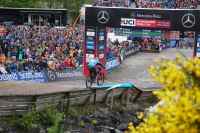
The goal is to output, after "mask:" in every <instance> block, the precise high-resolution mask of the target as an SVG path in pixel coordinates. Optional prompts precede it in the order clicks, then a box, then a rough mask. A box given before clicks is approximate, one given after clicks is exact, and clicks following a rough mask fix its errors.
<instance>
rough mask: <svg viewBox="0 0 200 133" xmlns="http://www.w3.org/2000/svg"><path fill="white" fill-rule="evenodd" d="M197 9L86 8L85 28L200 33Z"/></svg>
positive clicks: (199, 18)
mask: <svg viewBox="0 0 200 133" xmlns="http://www.w3.org/2000/svg"><path fill="white" fill-rule="evenodd" d="M199 14H200V10H197V9H175V10H173V9H138V8H132V9H125V8H110V7H101V8H99V7H86V18H85V25H86V26H96V27H115V28H117V27H126V28H132V27H135V28H149V29H152V28H154V29H155V28H157V29H170V30H181V31H184V30H189V31H197V30H198V31H200V23H198V20H200V15H199Z"/></svg>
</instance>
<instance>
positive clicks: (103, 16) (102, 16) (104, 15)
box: [97, 11, 110, 24]
mask: <svg viewBox="0 0 200 133" xmlns="http://www.w3.org/2000/svg"><path fill="white" fill-rule="evenodd" d="M109 20H110V15H109V13H108V12H107V11H100V12H99V13H98V14H97V21H98V22H99V23H101V24H106V23H107V22H108V21H109Z"/></svg>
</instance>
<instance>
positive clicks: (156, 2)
mask: <svg viewBox="0 0 200 133" xmlns="http://www.w3.org/2000/svg"><path fill="white" fill-rule="evenodd" d="M135 2H136V5H137V7H139V8H188V9H195V8H197V6H198V0H135Z"/></svg>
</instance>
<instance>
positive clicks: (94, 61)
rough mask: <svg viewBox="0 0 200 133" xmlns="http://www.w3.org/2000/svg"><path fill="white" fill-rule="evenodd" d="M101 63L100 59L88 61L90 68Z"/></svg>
mask: <svg viewBox="0 0 200 133" xmlns="http://www.w3.org/2000/svg"><path fill="white" fill-rule="evenodd" d="M98 63H99V60H98V59H90V60H89V63H88V67H89V68H94V67H95V66H96V65H97V64H98Z"/></svg>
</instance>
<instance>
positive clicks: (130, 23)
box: [121, 18, 136, 27]
mask: <svg viewBox="0 0 200 133" xmlns="http://www.w3.org/2000/svg"><path fill="white" fill-rule="evenodd" d="M135 20H136V19H132V18H121V26H132V27H134V26H136V24H135V23H136V21H135Z"/></svg>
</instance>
